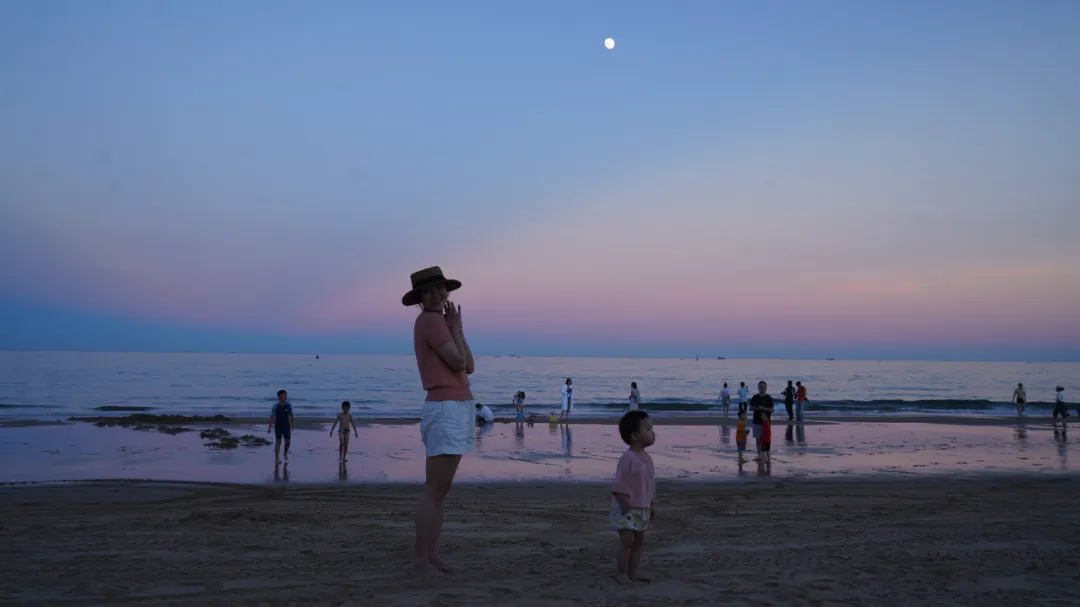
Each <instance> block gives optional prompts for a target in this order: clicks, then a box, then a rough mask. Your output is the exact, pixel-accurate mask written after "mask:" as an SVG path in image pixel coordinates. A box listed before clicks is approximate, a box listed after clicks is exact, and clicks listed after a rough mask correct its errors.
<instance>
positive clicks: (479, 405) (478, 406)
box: [476, 403, 484, 409]
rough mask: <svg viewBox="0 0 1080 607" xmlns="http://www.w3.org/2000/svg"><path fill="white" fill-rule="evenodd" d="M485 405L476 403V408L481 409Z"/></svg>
mask: <svg viewBox="0 0 1080 607" xmlns="http://www.w3.org/2000/svg"><path fill="white" fill-rule="evenodd" d="M483 406H484V405H481V404H480V403H476V408H477V409H479V408H480V407H483Z"/></svg>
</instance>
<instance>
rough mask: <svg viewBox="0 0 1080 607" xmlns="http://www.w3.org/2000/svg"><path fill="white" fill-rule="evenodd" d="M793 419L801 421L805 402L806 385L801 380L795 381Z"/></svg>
mask: <svg viewBox="0 0 1080 607" xmlns="http://www.w3.org/2000/svg"><path fill="white" fill-rule="evenodd" d="M795 386H797V387H796V389H795V419H797V420H798V421H802V412H803V403H805V402H806V386H804V385H802V382H801V381H797V382H795Z"/></svg>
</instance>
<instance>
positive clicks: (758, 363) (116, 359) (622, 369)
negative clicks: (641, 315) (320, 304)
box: [0, 351, 1080, 421]
mask: <svg viewBox="0 0 1080 607" xmlns="http://www.w3.org/2000/svg"><path fill="white" fill-rule="evenodd" d="M315 356H316V355H315V354H314V353H312V354H307V355H285V354H195V353H114V352H12V351H7V352H0V420H41V421H53V420H63V419H66V418H68V417H71V416H81V415H101V414H102V408H117V407H119V408H131V407H145V408H146V410H147V412H150V413H160V414H165V413H169V414H184V415H213V414H219V413H221V414H224V415H227V416H229V417H233V418H251V417H264V416H267V415H268V413H269V410H270V407H271V405H272V404H273V402H274V401H275V400H276V396H275V393H276V392H277V390H278V389H285V390H288V391H289V400H290V401H291V402H292V403H293V406H294V408H295V411H296V415H297V416H298V417H317V418H330V417H332V416H333V415H334V414H336V413H337V411H339V409H340V404H341V401H343V400H348V401H350V402H351V403H352V411H353V414H354V415H355V416H357V417H367V418H378V417H397V416H418V415H419V413H420V408H421V404H422V401H423V398H424V393H423V391H422V390H421V388H420V382H419V378H418V376H417V373H416V363H415V360H414V358H413V357H412V356H341V355H323V356H320V357H319V359H316V358H315ZM567 377H572V378H573V380H574V396H575V403H576V404H575V415H579V416H593V417H595V416H611V415H615V414H617V413H618V412H619V411H620V410H622V409H625V407H626V403H627V395H628V393H629V386H630V382H631V381H636V382H637V383H638V386H639V389H640V390H641V395H642V401H643V403H644V404H643V408H644V409H646V410H648V411H654V412H656V413H657V414H663V415H688V414H693V415H710V414H714V413H715V414H719V413H720V411H719V405H718V404H717V402H716V400H717V396H718V394H719V392H720V389H721V386H722V385H723V383H724V382H728V383H729V385H730V388H731V392H732V394H733V395H734V394H735V391H736V389H737V388H738V385H739V382H740V381H745V382H746V383H747V385H748V386H750V388H751V392H753V391H754V390H755V386H756V384H757V382H758V380H761V379H764V380H766V381H767V382H769V391H770V393H771V394H772V395H773V396H774V398H776V397H778V396H779V393H780V391H781V390H782V389H783V387H784V385H786V383H787V380H799V381H802V382H803V384H804V385H806V386H807V389H808V396H809V399H810V401H809V403H808V406H807V412H808V413H810V414H812V413H814V412H829V413H842V414H845V415H851V414H866V415H875V414H883V413H888V414H891V415H897V414H926V413H935V414H957V415H972V414H1007V413H1010V412H1015V410H1014V409H1013V408H1012V406H1011V405H1010V404H1009V401H1010V399H1011V397H1012V391H1013V388H1014V387H1015V386H1016V383H1017V382H1023V383H1024V385H1025V387H1026V388H1027V393H1028V398H1029V400H1030V401H1032V405H1031V407H1032V408H1034V409H1036V410H1039V409H1045V410H1046V411H1047V412H1048V411H1049V410H1050V408H1051V407H1052V405H1051V404H1050V403H1052V401H1053V399H1054V387H1055V386H1056V385H1059V384H1060V385H1063V386H1065V388H1066V392H1065V394H1066V399H1067V400H1069V399H1070V396H1071V397H1072V399H1073V400H1075V399H1076V398H1080V363H1035V364H1032V363H1001V362H994V363H982V362H924V361H844V360H835V361H832V360H774V359H757V360H753V359H727V360H718V359H706V358H702V359H694V358H688V359H647V358H528V357H521V358H519V357H512V356H504V357H499V356H481V357H479V358H478V359H477V362H476V373H475V374H474V375H473V376H472V385H473V392H474V395H475V396H476V398H477V400H478V401H480V402H482V403H485V404H488V405H490V406H492V408H493V409H494V410H495V413H496V415H509V414H511V413H512V411H513V407H512V406H511V405H510V400H511V398H512V396H513V394H514V393H515V392H516V391H518V390H524V391H525V393H526V401H525V405H526V411H528V412H536V413H546V412H549V411H554V410H557V409H558V404H559V398H560V392H559V390H560V387H561V386H562V383H563V382H564V381H565V379H566V378H567ZM105 410H107V409H105ZM106 414H109V415H117V414H123V413H106Z"/></svg>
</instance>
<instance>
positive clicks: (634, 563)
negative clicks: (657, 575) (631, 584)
mask: <svg viewBox="0 0 1080 607" xmlns="http://www.w3.org/2000/svg"><path fill="white" fill-rule="evenodd" d="M644 546H645V532H644V531H635V532H634V542H633V544H631V546H630V560H629V562H628V563H627V568H626V575H627V577H629V578H630V579H632V580H634V581H635V582H651V581H652V580H650V579H649V578H647V577H644V576H641V575H638V571H640V569H641V549H642V548H643V547H644Z"/></svg>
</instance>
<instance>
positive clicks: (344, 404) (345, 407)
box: [341, 400, 352, 409]
mask: <svg viewBox="0 0 1080 607" xmlns="http://www.w3.org/2000/svg"><path fill="white" fill-rule="evenodd" d="M351 406H352V403H350V402H349V401H347V400H346V401H342V402H341V408H342V409H348V408H349V407H351Z"/></svg>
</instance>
